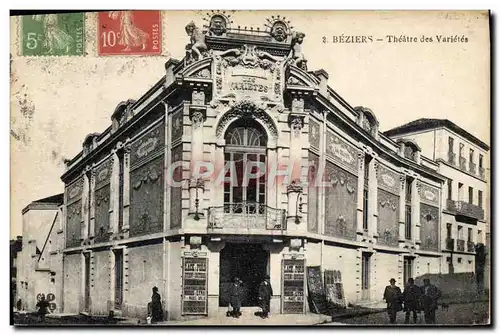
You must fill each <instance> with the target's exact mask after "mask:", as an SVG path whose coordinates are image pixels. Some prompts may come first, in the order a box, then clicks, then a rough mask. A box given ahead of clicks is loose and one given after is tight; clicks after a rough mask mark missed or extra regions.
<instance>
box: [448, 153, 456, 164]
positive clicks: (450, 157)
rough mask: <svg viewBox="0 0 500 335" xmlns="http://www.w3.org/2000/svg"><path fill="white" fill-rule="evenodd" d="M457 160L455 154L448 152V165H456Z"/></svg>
mask: <svg viewBox="0 0 500 335" xmlns="http://www.w3.org/2000/svg"><path fill="white" fill-rule="evenodd" d="M456 158H457V154H455V153H454V152H453V151H448V163H450V164H451V165H456V164H457V162H456V161H455V159H456Z"/></svg>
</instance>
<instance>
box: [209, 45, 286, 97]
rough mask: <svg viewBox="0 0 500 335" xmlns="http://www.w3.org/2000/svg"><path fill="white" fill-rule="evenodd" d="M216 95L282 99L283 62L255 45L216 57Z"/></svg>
mask: <svg viewBox="0 0 500 335" xmlns="http://www.w3.org/2000/svg"><path fill="white" fill-rule="evenodd" d="M214 62H215V90H214V91H215V97H225V96H226V97H227V96H234V97H235V98H236V99H241V98H243V97H251V98H256V99H264V100H268V101H281V100H282V96H283V83H282V80H283V61H282V60H281V59H280V58H279V57H275V56H273V55H271V54H269V53H267V52H265V51H263V50H260V49H259V48H258V47H256V46H255V45H247V44H245V45H243V46H242V47H241V48H235V49H229V50H226V51H224V52H222V53H220V54H218V55H216V56H214Z"/></svg>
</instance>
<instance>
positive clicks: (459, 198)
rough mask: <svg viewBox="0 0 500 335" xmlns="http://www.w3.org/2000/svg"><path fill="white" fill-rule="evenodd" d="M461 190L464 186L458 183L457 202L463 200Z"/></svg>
mask: <svg viewBox="0 0 500 335" xmlns="http://www.w3.org/2000/svg"><path fill="white" fill-rule="evenodd" d="M463 188H464V184H462V183H458V201H461V200H462V199H463V194H462V192H463Z"/></svg>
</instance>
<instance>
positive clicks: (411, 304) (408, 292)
mask: <svg viewBox="0 0 500 335" xmlns="http://www.w3.org/2000/svg"><path fill="white" fill-rule="evenodd" d="M421 296H422V291H421V290H420V287H418V286H417V285H415V281H414V280H413V278H408V284H407V285H406V287H405V290H404V292H403V300H404V310H405V312H406V315H405V323H410V314H411V313H412V312H413V323H417V313H418V312H420V301H421V298H422V297H421Z"/></svg>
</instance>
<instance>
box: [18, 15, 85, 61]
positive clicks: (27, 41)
mask: <svg viewBox="0 0 500 335" xmlns="http://www.w3.org/2000/svg"><path fill="white" fill-rule="evenodd" d="M84 44H85V43H84V13H64V14H39V15H25V16H23V17H22V18H21V55H22V56H83V55H84Z"/></svg>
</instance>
